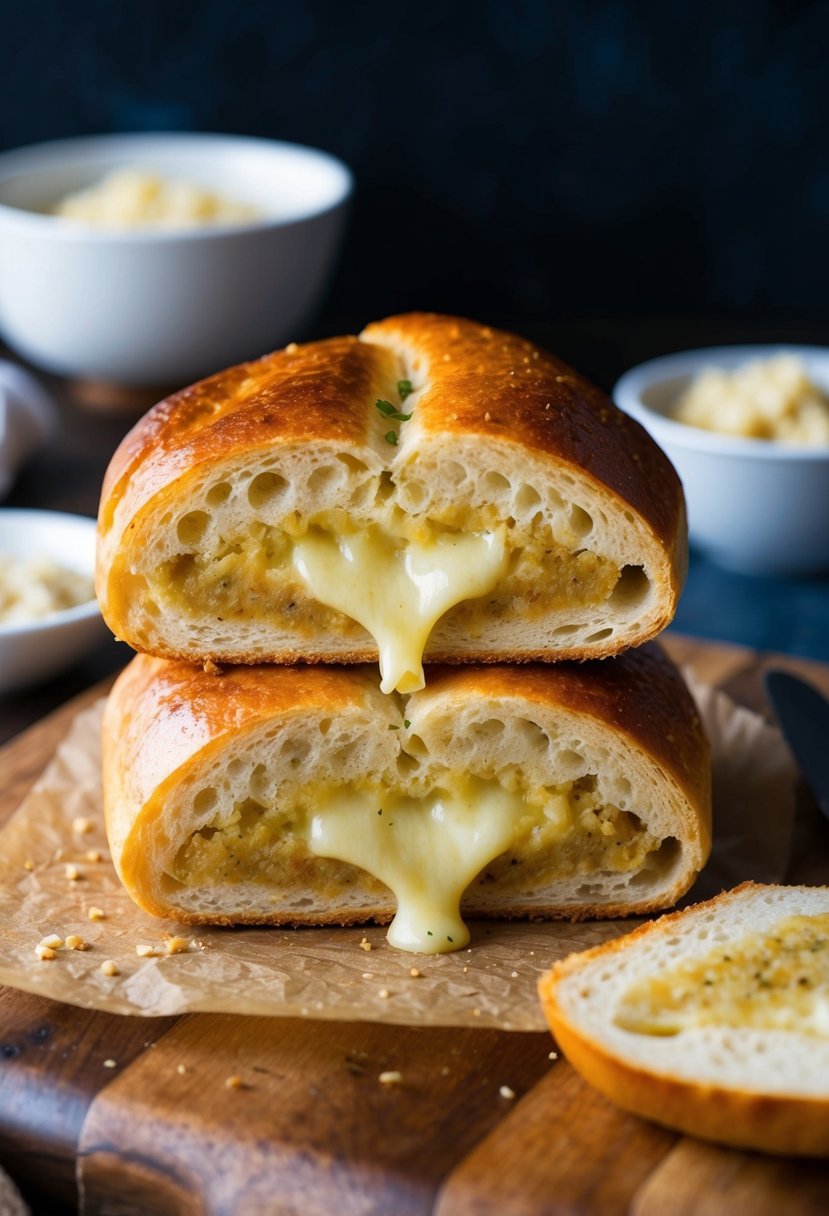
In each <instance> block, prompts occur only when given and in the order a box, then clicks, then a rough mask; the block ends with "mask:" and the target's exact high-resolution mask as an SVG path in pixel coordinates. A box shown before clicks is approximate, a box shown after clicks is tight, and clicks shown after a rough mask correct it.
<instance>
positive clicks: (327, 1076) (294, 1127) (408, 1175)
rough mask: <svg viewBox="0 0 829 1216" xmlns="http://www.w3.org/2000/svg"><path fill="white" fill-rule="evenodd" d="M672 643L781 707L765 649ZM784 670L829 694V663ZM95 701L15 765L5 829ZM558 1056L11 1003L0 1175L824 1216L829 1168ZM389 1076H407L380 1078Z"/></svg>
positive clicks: (347, 1199) (299, 1202)
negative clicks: (702, 1133) (725, 1139)
mask: <svg viewBox="0 0 829 1216" xmlns="http://www.w3.org/2000/svg"><path fill="white" fill-rule="evenodd" d="M666 640H667V644H668V646H669V648H670V649H671V651H672V653H673V654H674V656H675V657H676V658H678V659H679V660H681V661H683V662H690V664H691V665H692V666H693V668H694V670H695V671H696V673H697V674H698V675H699V676H700V677H701V678H702V679H705V680H707V681H708V682H710V683H713V684H716V685H719V686H721V687H723V688H725V689H726V690H727V691H728V692H729V693H730V694H731V695H732V696H733V697H734V698H735V699H736V700H738V701H740V702H742V703H744V704H746V705H749V706H751V707H753V708H756V709H758V710H761V711H765V709H766V706H765V701H764V695H763V691H762V672H763V670H764V669H765V668H766V667H767V666H768V665H769V662H770V660H769V658H768V657H762V656H759V655H757V654H755V653H753V652H751V651H748V650H742V649H738V648H734V647H730V646H726V647H718V646H712V645H709V644H701V643H698V642H695V641H692V640H690V639H687V638H682V637H679V636H671V635H667V638H666ZM782 665H784V666H786V667H788V668H789V669H791V670H795V671H799V672H800V673H801V674H804V675H807V676H808V677H810V678H811V679H813V680H814V681H815V682H816V683H818V684H819V685H820V686H821V687H822V688H823V689H824V690H825V691H827V692H829V667H827V666H824V665H822V664H812V663H808V662H805V661H798V660H794V659H785V660H782ZM98 691H99V690H91V691H90V692H88V693H86V694H84V695H82V697H81V698H80V701H79V702H76V703H75V704H73V705H69V706H66V707H65V708H63V709H61V710H60V711H58V713H57V714H56V715H54V716H53V717H52V718H50V719H47V720H45V721H43V722H42V723H40V724H39V725H37V726H35V727H34V728H33V729H32V730H31V731H29V732H28V733H26V734H24V735H22V736H20V738H18V739H17V740H16V741H15V742H13V743H12V744H10V745H8V746H7V747H6V748H5V749H4V750H3V752H0V757H1V758H2V766H3V767H2V771H3V774H4V783H3V790H2V792H0V818H5V817H6V816H8V814H10V813H11V811H12V810H13V809H14V807H15V806H16V805H17V804H18V803H19V800H20V798H21V796H22V795H23V794H24V793H25V790H26V789H27V788H28V785H29V784H30V783H31V781H32V780H33V779H34V778H35V777H36V776H37V775H38V773H39V772H40V771H41V769H42V768H43V766H44V764H45V763H46V762H47V761H48V759H49V757H50V756H51V754H52V752H53V750H54V747H55V744H56V742H57V741H58V739H59V738H60V737H61V736H62V734H63V733H64V731H65V729H66V727H67V725H68V723H69V721H70V720H71V717H72V715H73V714H74V713H75V712H77V709H78V707H79V705H82V704H85V703H88V702H89V701H90V700H91V699H92V698H93V696H95V695H97V692H98ZM801 801H802V800H801ZM812 809H813V808H812ZM823 878H824V879H825V880H826V879H829V875H825V876H823ZM553 1046H554V1045H553V1043H552V1040H551V1039H550V1038H549V1036H547V1035H546V1034H542V1033H538V1034H523V1033H508V1032H499V1031H492V1030H474V1029H473V1030H469V1029H417V1028H402V1027H395V1026H379V1025H373V1024H370V1023H364V1024H349V1023H343V1022H339V1023H338V1022H313V1021H306V1020H294V1019H280V1018H271V1019H267V1018H245V1017H234V1016H231V1015H209V1014H193V1015H188V1016H184V1017H179V1018H161V1019H143V1018H139V1017H117V1016H113V1015H110V1014H105V1013H99V1012H95V1011H89V1010H81V1009H77V1008H74V1007H71V1006H67V1005H60V1004H57V1003H55V1002H51V1001H47V1000H44V999H42V998H39V997H35V996H31V995H27V994H23V993H19V992H16V991H13V990H11V989H0V1161H2V1163H3V1164H4V1165H5V1167H6V1168H7V1169H8V1170H9V1171H10V1172H11V1173H12V1175H13V1176H14V1177H15V1178H17V1179H19V1180H21V1181H22V1182H23V1183H24V1184H25V1185H30V1184H36V1185H37V1186H38V1188H39V1189H40V1190H41V1191H45V1192H47V1193H48V1194H49V1195H52V1196H54V1197H55V1201H58V1200H62V1201H64V1202H66V1203H67V1204H69V1205H74V1204H75V1203H76V1202H77V1197H78V1194H79V1193H80V1194H81V1195H82V1196H83V1204H84V1206H83V1211H84V1212H87V1213H101V1214H103V1213H109V1214H114V1213H118V1214H120V1216H127V1214H134V1216H139V1214H140V1216H156V1214H168V1213H169V1214H173V1213H175V1214H177V1216H178V1214H181V1216H184V1214H185V1213H186V1214H188V1216H189V1214H193V1216H195V1214H196V1213H198V1214H200V1216H230V1214H231V1213H233V1214H239V1216H248V1214H250V1216H269V1214H271V1213H272V1214H274V1216H276V1214H277V1213H278V1214H280V1216H281V1214H286V1213H291V1214H295V1213H296V1214H298V1213H302V1214H304V1216H316V1214H320V1216H321V1214H322V1213H326V1214H327V1213H331V1212H337V1213H341V1214H342V1216H350V1214H352V1213H354V1214H355V1216H356V1214H357V1213H359V1214H361V1216H362V1214H368V1213H384V1214H385V1213H389V1214H392V1216H409V1214H411V1216H415V1214H417V1216H426V1214H427V1213H429V1214H431V1216H503V1214H507V1216H511V1214H513V1213H514V1214H515V1216H542V1213H565V1212H566V1213H572V1214H584V1216H605V1214H607V1216H614V1214H616V1213H623V1212H630V1213H636V1216H703V1214H704V1216H719V1214H720V1213H722V1216H734V1213H751V1214H752V1216H772V1214H773V1216H777V1214H778V1213H780V1212H781V1211H783V1210H785V1211H786V1213H787V1216H788V1214H792V1216H806V1214H807V1213H808V1214H811V1213H815V1214H817V1213H821V1214H823V1213H825V1212H826V1211H827V1210H829V1165H824V1164H823V1163H819V1162H808V1161H794V1160H787V1159H779V1160H778V1159H774V1158H763V1157H760V1156H758V1155H755V1154H751V1153H742V1152H737V1151H733V1150H727V1149H720V1148H716V1147H713V1146H710V1145H704V1144H702V1143H700V1142H697V1141H693V1140H690V1139H688V1138H685V1137H679V1136H676V1135H675V1134H674V1133H672V1132H669V1131H666V1130H664V1129H662V1128H659V1127H656V1126H655V1125H651V1124H648V1123H645V1122H643V1121H642V1120H639V1119H637V1118H634V1117H633V1116H629V1115H626V1114H624V1113H622V1112H621V1111H619V1110H617V1109H616V1108H615V1107H613V1106H612V1105H611V1104H610V1103H608V1102H607V1101H606V1100H605V1099H604V1098H602V1097H601V1096H600V1095H599V1094H597V1093H595V1092H594V1091H593V1090H591V1089H590V1088H589V1087H588V1086H586V1085H585V1084H584V1083H583V1082H582V1081H581V1079H580V1078H579V1077H578V1076H577V1075H576V1074H575V1073H574V1072H573V1071H572V1069H571V1068H570V1067H569V1065H568V1064H567V1063H566V1061H564V1060H563V1059H557V1060H555V1061H551V1060H550V1059H549V1053H550V1050H551V1049H552V1048H553ZM385 1070H398V1071H400V1073H401V1074H402V1082H401V1083H400V1084H399V1085H383V1084H381V1083H380V1082H379V1081H378V1077H379V1074H380V1073H381V1072H383V1071H385ZM231 1076H237V1077H239V1078H241V1081H242V1084H241V1086H240V1087H239V1088H227V1086H226V1082H227V1079H228V1077H231ZM503 1085H508V1086H509V1087H510V1089H511V1090H512V1091H514V1093H515V1098H514V1099H510V1098H504V1097H502V1096H501V1095H500V1092H499V1091H500V1088H501V1086H503ZM41 1210H42V1211H44V1212H50V1210H51V1209H50V1208H49V1206H48V1201H47V1206H45V1207H42V1208H41ZM70 1210H71V1207H70Z"/></svg>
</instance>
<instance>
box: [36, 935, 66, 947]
mask: <svg viewBox="0 0 829 1216" xmlns="http://www.w3.org/2000/svg"><path fill="white" fill-rule="evenodd" d="M40 944H41V946H46V947H48V949H50V950H60V948H61V946H62V945H63V938H62V937H58V935H57V933H47V935H46V937H42V938H41V939H40Z"/></svg>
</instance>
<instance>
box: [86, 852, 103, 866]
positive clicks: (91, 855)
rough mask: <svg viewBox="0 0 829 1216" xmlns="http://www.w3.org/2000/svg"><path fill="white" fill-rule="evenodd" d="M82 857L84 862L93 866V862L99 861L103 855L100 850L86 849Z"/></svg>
mask: <svg viewBox="0 0 829 1216" xmlns="http://www.w3.org/2000/svg"><path fill="white" fill-rule="evenodd" d="M83 856H84V861H91V862H93V864H94V863H95V862H97V861H100V860H101V858H102V857H103V853H102V852H101V850H100V849H87V851H86V852H85V853H84V855H83Z"/></svg>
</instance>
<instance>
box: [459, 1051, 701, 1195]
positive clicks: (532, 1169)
mask: <svg viewBox="0 0 829 1216" xmlns="http://www.w3.org/2000/svg"><path fill="white" fill-rule="evenodd" d="M676 1139H677V1138H676V1136H675V1135H673V1134H672V1133H671V1132H667V1131H664V1130H663V1129H661V1128H658V1127H656V1126H654V1125H652V1124H649V1123H645V1122H644V1121H643V1120H641V1119H636V1118H634V1117H633V1116H632V1115H627V1114H625V1113H624V1112H623V1111H620V1110H618V1109H617V1108H616V1107H614V1106H611V1104H610V1103H609V1102H607V1101H606V1100H605V1099H604V1098H602V1097H601V1096H600V1095H599V1094H598V1093H596V1091H595V1090H592V1089H590V1087H589V1086H588V1085H586V1084H585V1083H584V1082H583V1081H582V1080H581V1078H580V1077H579V1076H578V1075H577V1074H576V1073H575V1072H574V1071H573V1069H572V1068H571V1067H570V1066H569V1064H567V1063H566V1061H564V1060H561V1061H559V1062H558V1063H556V1064H555V1066H554V1067H553V1069H552V1070H551V1071H550V1072H549V1073H548V1075H547V1076H545V1077H543V1078H542V1080H541V1081H540V1082H539V1083H538V1084H537V1085H535V1086H534V1087H533V1089H532V1090H531V1091H530V1092H529V1093H528V1094H527V1095H526V1097H524V1098H522V1099H521V1101H520V1102H519V1103H518V1105H517V1106H516V1108H515V1110H514V1111H513V1112H512V1113H511V1114H510V1115H509V1116H508V1118H506V1119H505V1120H504V1121H503V1123H500V1124H499V1125H498V1127H496V1128H495V1129H494V1131H492V1132H490V1134H489V1135H488V1136H486V1137H485V1139H483V1140H482V1141H481V1142H480V1143H479V1144H478V1145H477V1146H476V1147H475V1148H474V1149H473V1150H472V1152H471V1153H470V1154H469V1156H468V1157H466V1158H465V1159H464V1161H462V1162H461V1164H460V1165H459V1166H458V1167H457V1169H456V1170H455V1171H454V1172H453V1173H452V1174H451V1176H450V1177H449V1179H448V1180H447V1182H446V1184H445V1185H444V1187H443V1190H442V1191H441V1195H440V1200H439V1202H438V1205H437V1207H436V1209H435V1216H504V1213H509V1216H539V1214H540V1213H544V1212H556V1213H562V1214H563V1213H589V1214H590V1216H617V1214H618V1213H620V1212H626V1211H627V1210H628V1206H629V1203H630V1201H631V1200H632V1198H633V1196H634V1194H635V1193H636V1191H637V1189H638V1187H639V1186H640V1184H641V1183H642V1182H644V1181H645V1179H646V1178H647V1176H648V1174H649V1173H650V1172H651V1170H653V1169H654V1168H655V1167H656V1166H657V1165H658V1164H659V1162H660V1161H661V1160H662V1158H663V1157H664V1156H665V1154H666V1153H668V1152H670V1150H671V1148H672V1146H673V1145H674V1143H675V1142H676Z"/></svg>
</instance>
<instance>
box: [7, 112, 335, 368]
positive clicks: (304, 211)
mask: <svg viewBox="0 0 829 1216" xmlns="http://www.w3.org/2000/svg"><path fill="white" fill-rule="evenodd" d="M125 167H131V168H138V169H146V170H149V171H151V172H155V173H158V174H160V175H161V176H163V177H168V178H176V179H179V180H184V181H189V182H193V183H195V184H197V185H201V186H204V187H206V188H208V189H210V190H214V191H216V192H219V193H222V194H225V195H227V196H228V197H230V198H233V199H236V200H238V201H240V202H245V203H250V204H252V205H253V206H254V207H256V208H257V210H259V211H261V212H262V218H261V219H260V220H257V221H256V222H255V223H251V224H249V225H246V226H244V227H216V228H197V229H188V230H186V231H178V232H175V231H161V232H159V231H151V230H143V231H130V232H112V231H106V230H103V229H100V228H93V227H90V226H87V225H85V224H79V223H77V222H73V221H71V220H68V219H63V218H60V217H57V216H54V215H49V214H44V211H45V210H46V209H47V208H50V207H52V206H53V205H54V204H55V203H56V202H57V201H58V200H59V199H60V198H62V197H63V196H64V195H66V194H68V193H70V192H71V191H75V190H78V189H80V188H82V187H84V186H88V185H91V184H92V183H94V182H97V181H99V180H100V179H101V178H102V177H104V176H105V175H106V174H107V173H109V172H110V171H111V170H114V169H120V168H125ZM351 187H352V178H351V174H350V172H349V171H348V169H347V168H346V167H345V165H343V164H342V163H341V162H340V161H338V160H336V159H335V158H334V157H332V156H329V155H327V154H326V153H324V152H318V151H316V150H314V149H312V148H304V147H300V146H299V145H297V144H287V143H279V142H277V141H273V140H265V139H249V138H246V137H242V136H228V135H204V134H202V135H179V134H156V135H100V136H93V137H90V138H84V139H66V140H59V141H56V142H53V143H44V144H38V145H34V146H32V147H29V148H20V149H17V150H15V151H12V152H6V153H5V154H3V155H0V333H2V336H3V337H4V338H5V339H6V341H7V342H8V343H9V345H10V346H12V347H14V348H15V350H17V351H19V352H20V353H21V354H22V355H25V356H26V358H28V359H30V360H31V361H32V362H33V363H35V364H37V365H38V366H40V367H43V368H46V369H48V370H49V371H53V372H58V373H60V374H64V375H73V376H82V377H95V378H98V379H103V380H109V381H112V382H114V383H116V384H123V385H140V386H153V385H161V386H166V385H173V386H178V385H183V384H186V383H188V382H190V381H192V380H194V379H196V378H198V377H200V376H202V375H206V374H208V373H209V372H211V371H217V370H219V369H221V368H223V367H227V366H228V365H229V364H231V363H237V362H240V361H241V360H243V359H248V358H255V357H256V356H258V355H261V354H264V353H265V352H266V351H269V350H272V349H273V348H274V347H276V346H279V345H281V344H282V343H284V342H285V341H287V340H289V339H290V338H293V337H294V336H295V331H296V329H297V327H298V326H299V325H300V324H301V323H302V321H303V320H304V319H305V318H306V317H307V316H308V314H309V313H310V312H311V310H312V309H313V307H314V305H315V304H316V303H317V302H318V300H319V298H320V296H321V294H322V291H323V290H324V288H325V285H326V282H327V280H328V277H329V274H330V272H331V270H332V269H333V263H334V258H335V255H336V251H337V247H338V245H339V242H340V237H341V234H342V230H343V223H344V218H345V209H346V202H347V199H348V196H349V194H350V192H351Z"/></svg>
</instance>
